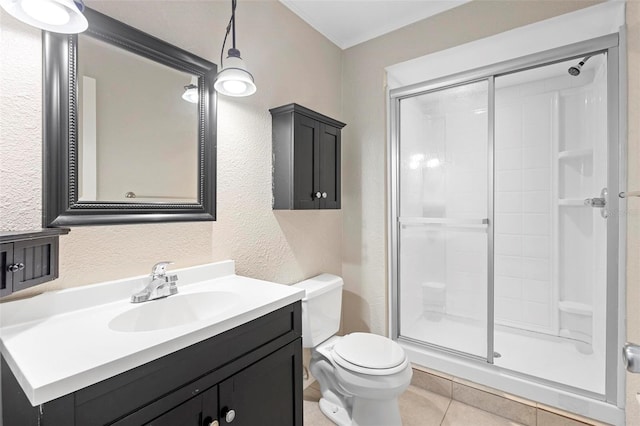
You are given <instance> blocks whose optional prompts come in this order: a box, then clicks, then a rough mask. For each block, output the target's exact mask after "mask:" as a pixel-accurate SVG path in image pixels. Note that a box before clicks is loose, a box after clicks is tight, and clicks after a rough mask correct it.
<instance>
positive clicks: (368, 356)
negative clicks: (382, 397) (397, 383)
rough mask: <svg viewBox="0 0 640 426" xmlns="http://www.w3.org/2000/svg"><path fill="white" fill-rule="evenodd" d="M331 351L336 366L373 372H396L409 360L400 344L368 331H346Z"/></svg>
mask: <svg viewBox="0 0 640 426" xmlns="http://www.w3.org/2000/svg"><path fill="white" fill-rule="evenodd" d="M332 352H333V359H334V361H335V363H336V364H338V365H339V366H340V367H342V368H344V369H346V370H349V371H352V372H355V373H361V374H367V375H373V376H388V375H391V374H395V373H398V372H400V371H403V370H404V369H405V368H406V367H407V365H408V363H409V361H408V359H407V356H406V355H405V353H404V350H403V349H402V348H401V347H400V345H398V344H397V343H396V342H394V341H393V340H391V339H388V338H386V337H384V336H379V335H376V334H371V333H352V334H348V335H346V336H344V337H342V338H341V339H340V340H339V341H338V342H336V344H335V345H334V346H333V351H332Z"/></svg>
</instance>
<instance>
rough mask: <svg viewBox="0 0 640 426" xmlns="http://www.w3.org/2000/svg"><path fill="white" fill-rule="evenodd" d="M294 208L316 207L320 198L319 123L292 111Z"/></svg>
mask: <svg viewBox="0 0 640 426" xmlns="http://www.w3.org/2000/svg"><path fill="white" fill-rule="evenodd" d="M293 121H294V136H293V137H294V140H295V144H294V148H293V156H294V168H293V173H294V184H293V191H294V195H293V196H294V208H296V209H317V208H318V206H319V205H320V198H319V197H317V196H316V193H317V192H318V190H319V186H320V185H319V180H320V174H319V170H318V167H317V163H318V157H319V155H320V154H319V149H320V144H319V137H318V136H319V135H318V133H319V123H318V122H317V121H316V120H313V119H311V118H309V117H306V116H304V115H302V114H297V113H294V119H293Z"/></svg>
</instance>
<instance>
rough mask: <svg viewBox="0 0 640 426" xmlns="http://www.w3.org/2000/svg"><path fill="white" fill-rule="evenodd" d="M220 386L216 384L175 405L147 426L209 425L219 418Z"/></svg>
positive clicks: (146, 425)
mask: <svg viewBox="0 0 640 426" xmlns="http://www.w3.org/2000/svg"><path fill="white" fill-rule="evenodd" d="M217 414H218V387H217V386H214V387H212V388H210V389H209V390H207V391H206V392H203V393H202V395H199V396H197V397H195V398H191V399H190V400H188V401H186V402H185V403H183V404H181V405H179V406H177V407H175V408H174V409H172V410H171V411H168V412H166V413H164V414H163V415H161V416H160V417H158V418H156V419H154V420H152V421H150V422H149V423H146V424H145V426H177V425H180V426H201V425H204V426H209V425H210V424H212V423H213V422H214V420H217Z"/></svg>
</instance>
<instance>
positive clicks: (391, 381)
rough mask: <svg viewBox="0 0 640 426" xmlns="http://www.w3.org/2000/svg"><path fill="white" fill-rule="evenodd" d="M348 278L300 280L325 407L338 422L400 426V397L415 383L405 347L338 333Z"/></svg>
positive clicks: (305, 339)
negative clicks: (344, 279) (346, 279)
mask: <svg viewBox="0 0 640 426" xmlns="http://www.w3.org/2000/svg"><path fill="white" fill-rule="evenodd" d="M342 285H343V281H342V278H340V277H338V276H336V275H331V274H321V275H318V276H317V277H313V278H310V279H308V280H305V281H302V282H300V283H298V284H295V286H296V287H300V288H303V289H304V290H305V292H306V295H305V297H304V298H303V299H302V345H303V346H304V347H305V348H311V362H310V369H311V374H313V376H314V377H315V378H316V380H317V381H318V383H319V385H320V392H321V393H322V398H321V399H320V410H321V411H322V413H323V414H324V415H325V416H327V417H328V418H329V419H330V420H331V421H333V422H334V423H335V424H337V425H338V426H400V425H402V421H401V419H400V410H399V408H398V397H399V396H400V394H401V393H402V392H404V391H405V390H406V389H407V387H408V386H409V383H410V382H411V376H412V374H413V373H412V370H411V364H410V363H409V359H408V358H407V356H406V354H405V352H404V350H403V349H402V348H401V347H400V345H398V344H397V343H396V342H394V341H393V340H391V339H388V338H386V337H384V336H379V335H376V334H371V333H351V334H347V335H346V336H335V333H337V331H338V329H339V327H340V313H341V305H342Z"/></svg>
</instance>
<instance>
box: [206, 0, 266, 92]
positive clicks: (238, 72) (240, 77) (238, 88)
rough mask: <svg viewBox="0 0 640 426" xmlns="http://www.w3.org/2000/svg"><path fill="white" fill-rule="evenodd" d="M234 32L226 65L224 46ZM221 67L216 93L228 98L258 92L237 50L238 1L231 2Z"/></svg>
mask: <svg viewBox="0 0 640 426" xmlns="http://www.w3.org/2000/svg"><path fill="white" fill-rule="evenodd" d="M230 30H231V31H232V40H233V47H232V48H231V49H229V52H228V54H227V58H226V63H224V66H223V62H222V55H223V54H224V46H225V44H226V42H227V37H228V36H229V31H230ZM220 66H221V67H222V69H221V70H220V72H219V73H218V75H217V76H216V82H215V83H214V85H213V87H214V88H215V89H216V91H217V92H218V93H220V94H222V95H226V96H236V97H239V96H250V95H253V94H254V93H255V92H256V85H255V83H254V82H253V76H252V75H251V73H250V72H249V71H247V67H246V66H245V64H244V61H243V60H242V58H241V57H240V51H239V50H238V49H236V0H231V19H230V20H229V25H227V32H226V34H225V36H224V41H223V42H222V51H221V52H220Z"/></svg>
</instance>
